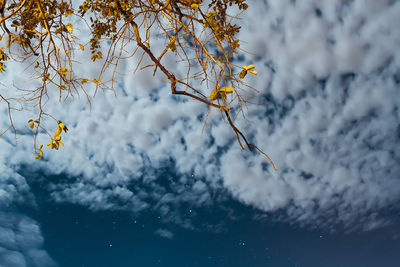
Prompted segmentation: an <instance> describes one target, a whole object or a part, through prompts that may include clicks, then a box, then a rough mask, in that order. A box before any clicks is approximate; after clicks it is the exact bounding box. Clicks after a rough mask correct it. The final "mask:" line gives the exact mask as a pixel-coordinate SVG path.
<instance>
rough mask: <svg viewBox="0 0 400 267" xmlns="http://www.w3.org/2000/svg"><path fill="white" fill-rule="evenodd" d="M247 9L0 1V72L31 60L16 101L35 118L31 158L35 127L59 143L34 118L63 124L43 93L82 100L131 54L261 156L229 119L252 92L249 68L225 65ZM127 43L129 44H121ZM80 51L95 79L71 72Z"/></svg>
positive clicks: (220, 1)
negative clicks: (169, 60) (95, 66)
mask: <svg viewBox="0 0 400 267" xmlns="http://www.w3.org/2000/svg"><path fill="white" fill-rule="evenodd" d="M247 7H248V5H247V3H246V0H208V1H204V2H203V1H202V0H84V1H83V2H80V3H79V4H76V1H71V0H69V1H67V0H29V1H27V0H0V16H1V17H0V26H1V31H0V72H4V71H5V70H6V65H7V62H8V61H9V60H12V61H18V62H21V63H24V62H25V63H26V62H33V63H32V64H31V65H30V66H29V69H30V70H31V71H32V76H33V79H36V80H37V81H39V82H40V86H38V87H37V88H34V89H24V90H25V92H27V94H26V95H24V96H23V97H21V98H19V99H18V100H19V101H23V102H24V103H25V104H29V105H32V106H33V107H35V110H37V117H36V118H33V119H31V120H29V126H30V127H31V128H32V129H33V130H34V131H35V150H36V151H38V152H37V158H41V157H42V155H43V151H42V145H37V135H38V133H39V131H45V132H46V133H47V134H48V135H49V138H50V140H51V141H50V142H49V146H50V148H56V149H58V147H59V146H58V145H59V144H62V142H61V137H60V133H59V134H58V135H57V134H55V135H53V136H52V135H51V134H50V133H48V131H47V130H46V129H45V128H44V127H43V126H42V124H41V121H42V119H43V118H44V117H50V118H52V119H54V120H55V121H56V122H57V125H58V126H57V130H56V131H59V129H61V130H63V129H64V128H63V127H64V124H63V123H61V122H59V121H58V120H57V119H56V118H54V117H53V116H52V115H51V114H48V113H46V108H45V106H46V103H47V102H48V101H52V100H53V101H54V99H51V97H50V94H49V92H50V91H51V90H52V91H54V90H56V91H57V92H58V95H59V97H58V99H57V101H60V102H62V101H65V99H67V98H68V97H70V96H72V95H74V94H77V93H83V94H85V95H86V97H87V99H88V101H89V105H90V100H89V99H90V98H89V96H88V93H87V91H86V90H85V87H86V86H88V84H93V85H94V86H95V87H96V91H97V89H103V90H105V89H113V87H114V82H115V79H116V76H117V75H118V71H117V66H118V65H119V63H120V61H121V60H126V59H127V58H129V57H132V56H133V55H135V54H136V53H142V54H141V59H143V57H148V58H149V59H150V60H151V62H152V64H151V65H149V66H145V68H153V69H154V74H155V73H156V72H157V71H160V72H162V73H163V75H164V76H165V77H166V78H167V79H168V82H169V85H170V89H171V92H172V94H178V95H183V96H186V97H190V98H192V99H194V100H196V101H200V102H203V103H204V104H206V105H208V106H209V107H210V110H211V109H213V108H214V109H217V110H218V111H219V112H218V114H219V116H221V117H222V119H224V120H225V121H226V122H227V123H228V124H229V126H230V127H231V128H232V130H233V131H234V132H235V134H236V136H237V141H238V143H239V144H240V146H241V147H242V149H245V148H246V147H247V148H248V149H249V150H253V149H256V150H258V151H259V152H261V153H262V154H264V155H265V156H266V157H268V156H267V155H266V154H265V153H264V152H262V150H261V149H259V148H258V147H257V146H255V145H254V144H251V143H250V142H248V140H247V139H246V137H245V135H244V134H243V133H242V132H241V131H240V130H239V129H238V128H237V127H236V126H235V124H234V121H235V118H236V116H237V115H238V114H242V115H243V116H245V113H244V109H245V107H246V105H247V104H248V103H249V97H248V94H247V93H246V89H250V90H256V89H254V88H251V87H250V86H248V85H247V84H246V83H245V81H244V80H245V76H246V74H248V73H251V74H254V75H257V72H256V71H255V66H254V65H248V66H237V65H235V64H234V63H233V59H234V57H235V55H236V54H237V53H238V52H239V51H240V42H239V40H238V39H237V37H236V35H237V33H238V32H239V31H240V27H239V26H238V25H236V24H234V23H233V22H234V20H235V18H236V16H237V14H238V13H240V12H242V11H244V10H246V9H247ZM231 13H233V15H232V14H231ZM71 18H74V19H75V21H76V19H78V20H81V21H82V22H83V23H81V25H86V26H87V27H88V28H89V29H90V32H91V36H90V37H89V38H90V39H89V40H88V41H87V42H86V43H85V40H82V39H79V38H78V37H77V36H75V35H74V30H76V29H75V28H76V27H77V26H76V25H75V24H74V23H73V22H71V21H73V20H71ZM77 35H78V34H77ZM156 35H157V36H162V37H163V38H164V39H165V47H164V49H163V51H162V52H161V53H158V52H157V49H155V48H154V47H155V45H154V41H153V38H154V36H156ZM132 44H135V47H136V49H133V50H132V49H130V48H129V45H132ZM85 49H89V50H90V53H91V60H92V61H99V62H101V64H102V68H101V70H100V72H99V73H98V75H97V77H95V78H89V77H84V76H81V74H80V73H75V72H74V71H73V70H74V65H75V64H76V63H77V62H76V58H75V57H74V54H75V53H74V52H76V50H85ZM166 53H174V54H175V57H176V59H177V61H180V62H185V63H186V64H187V65H186V67H187V74H186V75H185V76H183V77H180V76H178V75H177V74H176V73H173V72H172V71H171V70H169V69H168V68H167V67H166V66H165V65H164V64H163V60H162V59H163V57H164V56H165V55H166ZM140 61H141V60H140ZM140 63H141V62H139V63H138V66H139V65H140ZM106 73H112V75H111V76H110V77H111V78H109V79H108V80H105V78H104V77H106V76H107V75H105V74H106ZM0 75H1V74H0ZM107 77H108V76H107ZM0 101H2V102H4V103H6V104H7V105H8V111H9V119H10V126H9V127H8V128H7V130H9V129H14V126H13V122H12V116H11V104H10V101H11V100H10V99H7V98H6V97H4V96H2V95H0ZM209 114H210V112H209V113H208V114H207V119H206V121H205V124H206V123H207V120H208V115H209ZM60 125H62V126H63V127H61V126H60ZM60 127H61V128H60ZM7 130H6V131H7ZM61 130H60V131H61ZM14 131H15V129H14ZM4 132H5V131H3V132H2V133H0V135H1V134H4ZM56 133H57V132H56ZM243 142H244V144H243ZM268 159H269V158H268ZM269 160H270V159H269ZM270 161H271V160H270ZM271 164H272V166H273V167H274V165H273V163H272V161H271ZM274 168H275V167H274Z"/></svg>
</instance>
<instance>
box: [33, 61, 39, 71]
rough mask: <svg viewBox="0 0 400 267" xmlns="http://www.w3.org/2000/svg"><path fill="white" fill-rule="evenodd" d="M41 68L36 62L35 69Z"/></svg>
mask: <svg viewBox="0 0 400 267" xmlns="http://www.w3.org/2000/svg"><path fill="white" fill-rule="evenodd" d="M38 67H39V62H37V61H36V65H35V67H34V68H35V69H36V68H38Z"/></svg>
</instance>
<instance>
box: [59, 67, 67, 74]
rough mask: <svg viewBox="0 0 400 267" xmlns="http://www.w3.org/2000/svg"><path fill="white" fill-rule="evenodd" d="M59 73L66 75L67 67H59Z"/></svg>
mask: <svg viewBox="0 0 400 267" xmlns="http://www.w3.org/2000/svg"><path fill="white" fill-rule="evenodd" d="M60 74H61V75H63V76H68V69H67V68H61V69H60Z"/></svg>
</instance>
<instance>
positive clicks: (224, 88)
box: [219, 87, 233, 94]
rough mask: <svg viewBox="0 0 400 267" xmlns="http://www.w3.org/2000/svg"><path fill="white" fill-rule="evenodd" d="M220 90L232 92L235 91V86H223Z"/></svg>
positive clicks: (227, 92)
mask: <svg viewBox="0 0 400 267" xmlns="http://www.w3.org/2000/svg"><path fill="white" fill-rule="evenodd" d="M219 91H220V92H224V93H226V94H230V93H232V92H233V88H232V87H222V88H221V89H219Z"/></svg>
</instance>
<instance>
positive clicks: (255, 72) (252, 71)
mask: <svg viewBox="0 0 400 267" xmlns="http://www.w3.org/2000/svg"><path fill="white" fill-rule="evenodd" d="M249 73H251V74H254V75H257V71H255V70H249Z"/></svg>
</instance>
